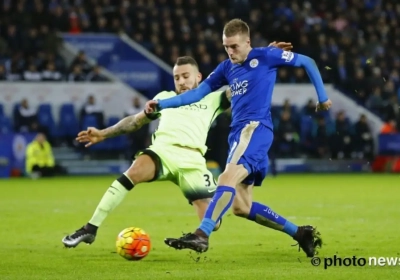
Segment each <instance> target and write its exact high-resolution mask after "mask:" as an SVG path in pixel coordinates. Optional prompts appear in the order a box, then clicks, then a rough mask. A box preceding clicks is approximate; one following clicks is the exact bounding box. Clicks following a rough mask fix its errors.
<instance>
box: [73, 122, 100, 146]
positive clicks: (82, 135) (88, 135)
mask: <svg viewBox="0 0 400 280" xmlns="http://www.w3.org/2000/svg"><path fill="white" fill-rule="evenodd" d="M104 139H105V137H104V136H103V135H102V134H101V132H100V130H98V129H97V128H95V127H89V128H88V129H87V130H84V131H81V132H79V133H78V137H76V140H77V141H78V142H79V143H87V144H86V145H85V147H86V148H87V147H90V146H92V145H94V144H96V143H99V142H101V141H103V140H104Z"/></svg>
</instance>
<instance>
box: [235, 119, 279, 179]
mask: <svg viewBox="0 0 400 280" xmlns="http://www.w3.org/2000/svg"><path fill="white" fill-rule="evenodd" d="M273 140H274V133H273V131H272V130H271V129H270V128H268V127H266V126H265V125H263V124H262V123H260V122H258V121H254V122H249V123H247V124H244V125H240V126H234V127H232V129H231V132H230V134H229V137H228V142H229V150H230V151H229V156H228V160H227V163H234V164H237V165H240V164H242V165H243V166H244V167H245V168H246V169H247V171H248V172H249V176H247V178H246V179H245V180H244V181H243V182H242V183H244V184H246V185H252V184H254V186H261V184H262V181H263V180H264V178H265V176H266V175H267V173H268V163H269V161H268V151H269V149H270V147H271V144H272V141H273Z"/></svg>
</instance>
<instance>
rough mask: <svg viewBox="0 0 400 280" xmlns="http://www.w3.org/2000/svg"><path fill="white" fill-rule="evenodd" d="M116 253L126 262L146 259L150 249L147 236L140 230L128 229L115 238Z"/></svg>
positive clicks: (136, 228)
mask: <svg viewBox="0 0 400 280" xmlns="http://www.w3.org/2000/svg"><path fill="white" fill-rule="evenodd" d="M116 245H117V253H118V254H119V255H120V256H121V257H123V258H124V259H126V260H129V261H138V260H141V259H143V258H144V257H146V256H147V255H148V254H149V252H150V249H151V241H150V237H149V235H148V234H147V233H146V232H145V231H144V230H143V229H141V228H138V227H129V228H126V229H124V230H123V231H121V232H120V233H119V234H118V236H117V242H116Z"/></svg>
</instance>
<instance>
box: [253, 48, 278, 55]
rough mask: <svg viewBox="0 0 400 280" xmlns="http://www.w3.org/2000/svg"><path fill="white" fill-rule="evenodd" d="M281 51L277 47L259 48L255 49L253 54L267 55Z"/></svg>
mask: <svg viewBox="0 0 400 280" xmlns="http://www.w3.org/2000/svg"><path fill="white" fill-rule="evenodd" d="M275 50H279V48H276V47H257V48H253V54H254V55H266V54H267V53H268V52H271V51H275Z"/></svg>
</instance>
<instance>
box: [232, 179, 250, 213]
mask: <svg viewBox="0 0 400 280" xmlns="http://www.w3.org/2000/svg"><path fill="white" fill-rule="evenodd" d="M252 204H253V185H247V184H243V183H240V184H237V185H236V195H235V198H234V199H233V202H232V211H233V213H234V214H235V215H236V216H241V217H248V215H249V213H250V210H251V206H252Z"/></svg>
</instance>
